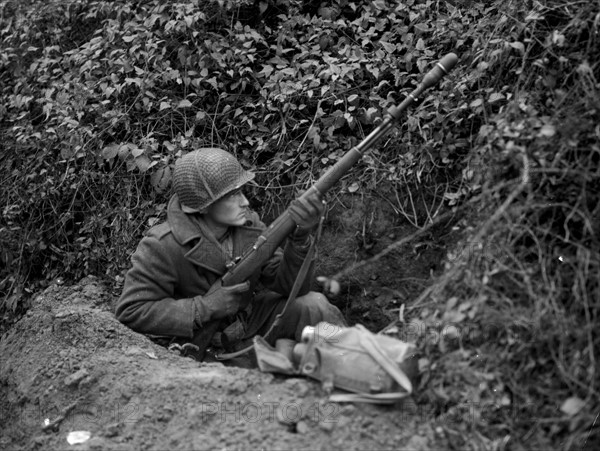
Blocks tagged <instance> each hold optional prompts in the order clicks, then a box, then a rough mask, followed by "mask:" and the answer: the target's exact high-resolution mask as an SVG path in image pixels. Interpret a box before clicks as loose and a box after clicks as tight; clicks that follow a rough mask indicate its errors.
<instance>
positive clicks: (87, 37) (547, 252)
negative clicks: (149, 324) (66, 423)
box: [0, 0, 600, 449]
mask: <svg viewBox="0 0 600 451" xmlns="http://www.w3.org/2000/svg"><path fill="white" fill-rule="evenodd" d="M0 7H1V8H2V14H1V15H0V22H1V23H0V40H1V46H2V52H0V82H1V83H0V130H1V131H2V142H3V145H4V158H3V159H2V161H1V162H0V169H1V171H2V174H4V178H3V183H2V186H3V197H2V223H0V232H1V233H0V242H1V244H2V254H1V256H0V262H1V266H0V295H1V296H3V303H2V307H1V309H2V313H3V315H5V314H8V313H13V314H19V313H22V312H23V311H24V310H25V309H26V307H27V305H26V299H27V294H30V293H32V292H34V291H35V290H36V289H38V288H39V287H41V286H44V285H46V284H48V283H51V282H54V281H56V280H57V278H63V279H64V280H77V279H79V278H81V277H82V276H83V275H87V274H93V275H103V276H106V277H109V278H110V279H111V280H114V281H116V282H117V283H118V282H119V281H120V280H122V272H123V270H124V269H126V268H127V267H128V265H129V261H128V258H129V255H130V254H131V252H132V251H133V250H134V248H135V245H136V243H137V242H138V240H139V238H140V236H141V234H142V232H143V231H144V230H145V229H147V228H148V227H149V226H151V225H153V224H154V223H156V222H157V221H159V220H161V219H163V218H164V212H165V205H166V202H167V200H168V197H169V190H170V178H171V170H172V167H173V163H174V161H175V159H176V158H177V157H178V156H180V155H181V154H183V153H185V152H187V151H189V150H191V149H193V148H194V147H196V146H212V145H215V146H224V147H226V148H228V149H229V150H230V151H231V152H233V153H234V154H236V155H237V156H238V157H239V158H240V160H241V161H242V163H243V165H244V166H246V167H247V168H251V169H253V170H255V171H256V172H257V174H258V176H257V181H258V186H257V187H256V188H254V189H255V193H254V196H253V199H255V201H254V202H255V204H254V205H253V206H254V207H255V208H257V209H258V210H260V211H261V212H262V214H263V216H264V217H266V218H267V219H269V218H271V219H272V218H273V217H275V216H276V215H277V214H278V213H279V212H280V211H281V208H282V206H284V205H286V203H287V202H288V201H289V200H290V199H291V198H292V197H294V196H295V195H296V194H297V193H298V192H299V191H301V190H303V189H306V188H307V187H308V186H310V184H311V183H312V182H313V181H314V180H315V179H317V178H318V177H319V175H320V174H322V173H323V172H324V171H325V170H327V168H329V167H331V166H332V165H333V164H335V162H337V161H338V159H339V158H340V157H341V156H342V155H343V154H344V153H345V152H346V151H347V150H349V149H350V148H351V147H352V146H354V145H355V144H356V143H358V142H360V141H361V140H362V139H363V138H364V137H365V136H366V135H367V134H368V133H369V132H370V131H371V130H372V129H373V128H374V127H375V126H376V125H377V124H378V123H379V121H380V117H381V116H382V115H383V114H385V112H386V110H387V109H388V108H390V107H391V106H393V105H395V104H396V103H397V102H398V101H399V100H400V99H402V98H403V97H404V96H405V95H406V93H408V92H410V91H411V90H412V89H413V88H414V87H415V85H416V83H418V82H419V80H420V79H421V78H422V76H423V73H424V72H426V71H427V70H428V69H429V68H430V67H431V65H432V64H433V63H434V62H435V61H437V60H438V59H439V58H440V57H441V56H443V55H444V54H445V53H448V52H450V51H453V52H456V53H457V54H458V55H459V56H460V62H459V65H458V67H457V68H456V69H455V70H454V71H453V73H452V74H451V75H450V76H449V77H448V78H447V79H445V80H443V81H442V83H441V84H440V86H439V87H438V88H437V89H436V91H437V92H431V93H426V94H425V95H424V96H423V98H422V99H419V101H418V105H416V108H414V109H413V110H412V111H410V112H409V113H408V114H407V115H406V117H405V118H404V119H403V120H401V121H400V123H399V124H398V126H397V128H396V129H395V130H394V131H392V132H391V133H390V134H389V136H388V137H387V139H386V140H385V142H383V143H382V144H381V145H380V146H378V147H377V148H376V149H373V150H372V152H371V153H370V154H369V155H367V156H365V157H364V158H363V160H362V161H361V162H360V163H359V164H358V165H357V166H356V168H354V169H353V170H352V171H351V173H350V174H348V175H347V176H346V177H344V178H343V179H342V181H341V183H340V185H339V187H337V188H336V190H337V191H339V192H348V193H365V194H372V195H377V196H382V197H384V198H386V199H387V200H388V201H389V202H390V204H391V205H392V206H393V207H394V209H395V211H396V212H397V213H398V216H399V217H401V218H404V219H405V220H407V221H409V222H411V223H412V224H413V225H414V226H415V227H423V226H424V225H425V224H427V223H431V221H432V220H433V218H435V217H436V215H437V214H438V213H439V212H440V211H441V210H445V209H448V208H457V207H460V210H459V209H457V214H459V215H464V214H465V213H464V212H465V211H467V212H468V214H467V215H465V217H464V220H463V226H464V227H463V229H464V230H465V232H464V243H463V247H462V248H461V247H459V248H457V249H454V250H453V251H452V252H451V253H450V255H449V259H448V262H447V265H446V271H445V272H444V274H442V275H441V278H440V280H439V281H438V283H437V284H436V285H434V286H432V287H430V288H428V290H426V292H424V293H423V295H422V296H421V297H420V298H419V299H420V300H421V301H422V300H423V299H426V298H429V299H430V301H431V302H430V303H429V304H425V303H422V304H419V302H421V301H417V303H416V304H415V305H414V306H413V307H412V310H411V311H412V312H414V313H413V314H414V315H415V318H414V319H418V320H419V321H422V322H423V323H424V324H425V325H427V326H428V327H431V328H434V327H435V328H439V327H441V328H442V329H444V328H445V327H446V326H448V325H455V324H458V326H461V325H464V324H466V323H467V322H468V326H469V327H468V330H469V334H468V336H467V337H466V338H465V337H462V336H460V335H459V336H458V338H460V339H461V340H459V341H458V342H459V343H460V345H461V346H460V347H458V348H452V347H451V346H450V344H452V343H454V344H456V342H455V341H452V340H454V338H456V334H451V337H450V338H449V339H448V340H450V341H448V340H447V339H446V338H444V336H442V335H438V336H437V338H436V339H434V340H424V341H423V342H422V343H421V345H422V351H423V353H424V356H425V357H426V360H424V361H423V363H428V364H429V366H428V370H427V372H426V375H427V377H426V379H425V380H426V383H425V384H424V387H423V395H422V397H423V399H425V400H427V401H428V402H430V403H431V405H439V406H440V408H439V411H437V412H436V414H437V415H439V418H440V421H443V418H444V415H451V414H452V413H453V412H454V413H456V412H457V411H459V410H460V408H461V407H464V406H465V405H467V404H469V403H471V404H469V405H473V404H472V403H473V402H478V403H479V404H478V406H479V407H477V408H475V410H474V411H473V412H472V413H473V415H474V417H473V418H474V419H472V420H470V421H464V422H462V423H461V424H460V425H459V426H457V427H458V428H460V429H461V431H460V434H457V433H456V431H455V430H453V429H452V427H451V426H449V425H448V424H447V423H446V424H443V426H444V427H445V428H446V429H445V430H446V432H447V434H448V436H449V437H454V438H453V440H455V441H456V442H457V443H456V446H457V447H461V448H462V447H467V446H471V447H478V448H501V447H503V446H505V445H506V443H507V441H508V442H514V443H515V446H516V447H518V446H526V447H531V446H538V445H539V446H550V447H562V448H565V449H572V448H575V447H580V446H583V444H584V443H592V441H594V440H595V441H598V433H597V432H596V430H594V429H592V424H593V422H594V411H593V410H592V409H593V406H595V405H598V404H600V402H599V401H600V400H599V399H598V388H597V387H596V383H595V382H596V380H597V374H598V373H597V370H596V366H595V361H596V360H595V348H596V347H597V344H598V336H597V329H598V328H597V324H598V299H600V296H599V294H600V293H599V290H600V289H599V284H598V273H599V266H600V264H599V255H600V249H599V245H598V237H599V236H600V229H599V225H598V224H600V221H599V207H598V205H599V204H600V203H599V202H598V194H597V193H598V192H600V189H599V188H600V187H599V180H598V174H599V171H598V161H599V159H600V158H599V155H600V148H599V147H598V138H599V137H600V130H599V129H598V125H597V124H598V123H600V118H599V117H598V106H599V105H600V97H599V94H598V90H599V85H598V80H599V79H600V66H599V64H598V61H599V54H598V53H599V52H600V50H599V49H600V45H599V42H598V37H597V26H598V23H597V22H598V20H597V17H600V16H599V14H600V12H599V11H598V6H597V5H592V4H586V3H578V4H569V5H566V4H563V3H562V2H560V1H558V0H544V1H541V2H530V1H527V2H502V1H499V0H498V1H494V2H478V1H458V0H457V1H448V2H433V1H430V0H407V1H404V2H389V1H384V0H376V1H366V0H360V1H350V0H334V1H331V2H327V3H326V2H313V1H306V2H298V1H294V0H268V1H266V0H265V1H256V2H252V1H249V0H246V1H245V0H220V1H217V0H210V1H200V0H196V1H189V2H161V1H158V0H149V1H146V2H135V1H132V0H129V1H127V0H121V1H115V2H108V1H83V0H74V1H71V2H63V1H46V2H35V1H32V2H18V3H17V2H3V3H2V4H1V6H0ZM426 305H427V306H426ZM524 330H525V331H526V334H525V335H526V336H527V337H529V338H528V339H523V335H522V332H523V331H524ZM489 331H493V332H494V336H493V337H492V336H490V335H489V334H488V332H489ZM452 337H454V338H452ZM482 337H483V338H482ZM463 338H465V339H464V340H463ZM449 343H450V344H449ZM530 377H534V378H535V380H534V381H531V382H530V381H529V378H530ZM482 406H483V407H482ZM490 406H491V407H492V408H491V409H487V410H486V409H484V407H490ZM532 406H535V411H534V412H532ZM596 415H597V413H596ZM461 434H462V435H461ZM461 436H462V437H463V438H462V439H461V438H460V437H461ZM461 440H464V442H463V443H459V442H460V441H461Z"/></svg>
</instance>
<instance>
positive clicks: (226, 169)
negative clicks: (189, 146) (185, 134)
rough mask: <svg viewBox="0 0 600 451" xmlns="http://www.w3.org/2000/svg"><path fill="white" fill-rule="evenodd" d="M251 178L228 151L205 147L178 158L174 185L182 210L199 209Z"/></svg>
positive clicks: (197, 210)
mask: <svg viewBox="0 0 600 451" xmlns="http://www.w3.org/2000/svg"><path fill="white" fill-rule="evenodd" d="M253 178H254V173H253V172H250V171H246V170H244V169H243V168H242V166H241V165H240V163H239V161H238V160H237V159H236V158H235V157H234V156H233V155H231V154H230V153H229V152H226V151H225V150H223V149H218V148H216V147H204V148H201V149H197V150H194V151H192V152H189V153H187V154H185V155H184V156H183V157H181V158H180V159H179V160H177V162H176V163H175V171H174V174H173V188H174V190H175V194H177V196H178V197H179V201H180V202H181V205H182V207H183V210H184V211H186V212H188V213H191V212H201V211H202V210H204V209H205V208H206V207H208V206H209V205H210V204H212V203H213V202H215V201H217V200H219V199H220V198H221V197H223V196H225V195H226V194H227V193H229V192H231V191H234V190H236V189H238V188H239V187H241V186H242V185H244V184H246V183H248V182H249V181H250V180H252V179H253Z"/></svg>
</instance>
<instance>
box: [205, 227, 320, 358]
mask: <svg viewBox="0 0 600 451" xmlns="http://www.w3.org/2000/svg"><path fill="white" fill-rule="evenodd" d="M323 219H324V216H321V219H320V221H319V226H318V228H317V233H316V235H315V238H314V239H313V240H312V242H311V243H310V247H309V248H308V251H307V253H306V256H305V257H304V261H303V262H302V266H300V270H299V271H298V274H297V275H296V280H294V285H292V289H291V290H290V293H289V295H288V298H287V300H286V301H285V305H284V306H283V310H282V311H281V312H280V313H278V314H277V316H275V319H274V320H273V323H272V324H271V327H269V330H268V331H267V332H266V333H265V335H264V336H263V338H265V339H266V338H267V337H268V336H269V335H270V334H271V333H272V332H273V330H274V329H275V327H276V326H277V324H279V321H280V319H281V318H282V317H283V315H284V314H285V312H286V310H287V309H288V306H289V305H290V303H291V302H292V301H293V300H294V299H296V296H297V295H298V291H300V287H302V284H303V283H304V279H305V278H306V275H307V273H308V269H309V268H310V265H311V263H312V261H313V259H314V255H315V251H316V247H317V242H318V241H319V239H320V238H321V231H322V229H323ZM253 348H254V345H253V344H252V345H250V346H247V347H245V348H243V349H241V350H239V351H236V352H229V353H224V354H217V355H216V356H215V358H216V359H217V360H229V359H233V358H234V357H238V356H240V355H243V354H245V353H247V352H248V351H250V350H252V349H253Z"/></svg>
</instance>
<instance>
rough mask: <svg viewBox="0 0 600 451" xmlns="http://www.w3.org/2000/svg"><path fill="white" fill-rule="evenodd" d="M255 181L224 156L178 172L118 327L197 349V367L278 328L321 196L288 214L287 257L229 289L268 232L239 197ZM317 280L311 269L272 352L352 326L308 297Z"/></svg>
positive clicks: (194, 156)
mask: <svg viewBox="0 0 600 451" xmlns="http://www.w3.org/2000/svg"><path fill="white" fill-rule="evenodd" d="M253 178H254V174H253V173H252V172H249V171H246V170H244V169H243V168H242V166H241V165H240V163H239V162H238V161H237V159H236V158H235V157H234V156H233V155H231V154H230V153H228V152H226V151H224V150H221V149H218V148H202V149H198V150H195V151H193V152H190V153H188V154H186V155H184V156H183V157H182V158H180V159H179V160H178V161H177V162H176V164H175V170H174V174H173V186H174V194H173V196H172V197H171V200H170V202H169V206H168V209H167V220H166V221H165V222H164V223H161V224H159V225H157V226H155V227H153V228H152V229H150V230H149V231H148V232H147V234H146V236H145V237H144V238H143V239H142V240H141V242H140V243H139V245H138V248H137V250H136V252H135V253H134V254H133V257H132V267H131V269H130V270H129V271H128V273H127V275H126V278H125V285H124V288H123V293H122V295H121V297H120V299H119V301H118V303H117V306H116V315H117V318H118V319H119V321H121V322H122V323H124V324H126V325H127V326H129V327H130V328H131V329H133V330H135V331H137V332H141V333H144V334H147V335H149V336H150V337H151V338H154V339H156V340H157V341H159V342H160V343H162V344H176V345H179V346H181V345H182V344H184V343H188V342H189V343H193V344H194V345H195V346H197V347H198V349H199V351H198V352H196V353H195V355H194V356H195V357H196V358H198V359H203V358H204V354H205V349H206V348H207V346H208V345H209V343H211V341H212V344H216V345H218V346H221V347H223V348H224V349H225V350H226V351H234V350H237V349H239V348H240V347H241V346H242V344H247V343H248V342H249V340H250V339H251V338H252V337H253V336H255V335H257V334H260V335H263V334H264V333H265V332H266V331H267V330H268V329H269V328H270V327H271V325H272V323H273V321H274V319H275V316H276V315H277V314H278V313H280V312H281V311H282V310H283V307H284V305H285V301H286V300H287V295H288V293H289V292H290V291H291V288H292V286H293V284H294V281H295V278H296V275H297V273H298V270H299V269H300V266H301V265H302V262H303V261H304V257H305V256H306V254H307V251H308V248H309V246H310V243H311V239H312V237H311V232H312V230H313V229H314V227H315V225H316V224H317V223H318V221H319V218H320V216H321V214H322V212H323V208H324V207H323V202H322V200H321V199H320V198H319V196H318V195H317V194H315V195H312V196H310V197H308V199H306V200H304V201H300V200H296V201H294V202H293V203H292V205H291V206H290V209H289V212H290V215H292V219H293V220H294V222H295V223H296V224H297V225H298V227H297V228H296V230H295V231H294V232H293V233H291V234H290V236H289V237H288V239H287V240H286V241H287V242H286V245H285V248H284V249H281V248H279V249H277V250H276V252H275V253H274V255H273V256H272V257H271V258H270V260H268V261H267V262H266V263H265V264H264V265H263V266H262V267H260V268H256V271H255V273H254V274H253V275H252V276H251V277H250V279H249V280H247V281H246V282H244V283H241V284H238V285H234V286H228V287H224V286H222V285H221V276H223V275H224V274H225V272H226V271H227V268H228V266H229V265H230V264H232V263H233V262H235V261H236V259H237V258H238V257H240V256H241V255H242V254H243V252H244V250H245V249H247V248H248V247H250V246H252V245H253V244H254V243H255V241H256V238H257V237H258V236H259V235H260V233H261V231H262V230H264V229H265V225H264V224H263V223H262V222H261V220H260V219H259V217H258V215H257V214H256V213H255V212H252V211H251V210H250V209H249V202H248V199H247V198H246V197H245V195H244V193H243V191H242V189H243V186H244V185H245V184H246V183H248V182H249V181H251V180H252V179H253ZM311 279H312V268H311V270H309V271H308V274H307V276H306V277H305V279H304V281H303V285H302V288H301V289H300V291H299V292H298V297H297V298H296V299H295V300H293V301H292V302H291V303H290V305H289V306H288V307H287V308H286V310H285V313H284V315H283V316H282V318H281V319H280V321H279V322H278V324H277V326H276V328H275V329H274V330H273V333H272V334H270V336H269V337H268V339H269V342H271V344H273V343H274V340H275V339H278V338H291V339H294V340H296V341H300V337H301V334H302V329H303V328H304V327H305V326H308V325H311V326H312V325H316V324H317V323H318V322H320V321H327V322H329V323H332V324H337V325H344V324H345V322H344V319H343V316H342V314H341V312H340V311H339V310H338V309H337V308H336V307H335V306H333V305H331V304H330V303H329V302H328V300H327V298H326V297H325V296H324V295H323V294H321V293H317V292H311V291H309V290H310V282H311Z"/></svg>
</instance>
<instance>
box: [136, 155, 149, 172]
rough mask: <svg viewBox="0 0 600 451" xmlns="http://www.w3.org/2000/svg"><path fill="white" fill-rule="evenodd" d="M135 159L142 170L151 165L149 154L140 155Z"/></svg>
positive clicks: (144, 170)
mask: <svg viewBox="0 0 600 451" xmlns="http://www.w3.org/2000/svg"><path fill="white" fill-rule="evenodd" d="M132 153H133V152H132ZM134 161H135V165H136V166H137V167H138V169H139V170H140V172H146V171H147V170H148V169H150V167H151V162H150V158H148V156H147V155H140V156H139V157H137V158H136V159H135V160H134Z"/></svg>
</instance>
